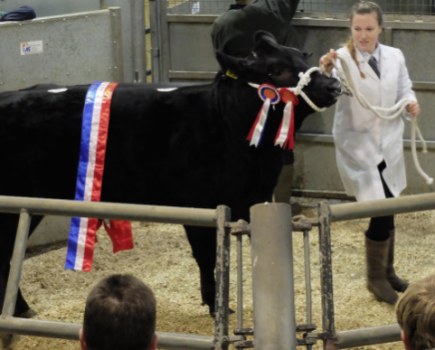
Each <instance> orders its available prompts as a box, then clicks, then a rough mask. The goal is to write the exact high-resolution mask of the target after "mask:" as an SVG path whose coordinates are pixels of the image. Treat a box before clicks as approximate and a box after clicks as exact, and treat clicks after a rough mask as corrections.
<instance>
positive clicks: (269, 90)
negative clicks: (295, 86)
mask: <svg viewBox="0 0 435 350" xmlns="http://www.w3.org/2000/svg"><path fill="white" fill-rule="evenodd" d="M257 91H258V95H259V96H260V98H261V99H262V100H263V101H264V103H263V106H262V107H261V110H260V112H259V113H258V115H257V118H256V119H255V122H254V124H253V125H252V128H251V131H250V133H249V135H248V137H247V138H246V139H247V140H248V141H251V142H250V143H249V145H250V146H252V145H254V146H255V147H257V146H258V145H259V144H260V142H261V138H262V136H263V133H264V129H265V126H266V122H267V115H268V113H269V108H270V105H275V104H277V103H279V101H280V96H279V93H278V90H277V89H276V88H275V87H274V86H272V85H269V84H262V85H260V87H259V88H258V90H257Z"/></svg>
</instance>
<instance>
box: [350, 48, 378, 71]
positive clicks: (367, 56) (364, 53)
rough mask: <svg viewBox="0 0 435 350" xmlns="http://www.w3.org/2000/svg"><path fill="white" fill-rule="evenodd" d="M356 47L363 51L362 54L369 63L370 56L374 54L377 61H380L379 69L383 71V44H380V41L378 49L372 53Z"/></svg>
mask: <svg viewBox="0 0 435 350" xmlns="http://www.w3.org/2000/svg"><path fill="white" fill-rule="evenodd" d="M356 49H357V50H358V51H359V52H360V53H361V55H362V56H363V57H364V59H365V61H366V62H367V63H369V59H370V57H372V56H373V57H374V58H375V59H376V62H377V63H378V69H379V71H381V45H379V43H378V44H377V46H376V49H375V51H373V53H372V54H369V53H368V52H365V51H360V50H359V49H358V48H356Z"/></svg>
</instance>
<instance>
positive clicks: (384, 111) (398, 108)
mask: <svg viewBox="0 0 435 350" xmlns="http://www.w3.org/2000/svg"><path fill="white" fill-rule="evenodd" d="M337 59H339V60H340V62H341V66H342V68H343V69H342V70H340V69H339V68H338V66H337V63H336V61H335V59H334V58H332V64H333V66H334V68H335V69H336V70H337V75H338V76H339V77H340V79H341V82H342V85H343V86H344V87H345V88H346V89H347V90H348V91H349V92H350V93H351V94H353V95H355V97H356V99H357V100H358V102H359V104H360V105H361V106H362V107H363V108H365V109H368V110H370V111H372V112H373V113H374V114H375V115H376V116H378V117H379V118H382V119H384V120H392V119H394V118H397V117H398V116H399V115H400V114H401V113H402V112H403V111H404V110H405V108H406V106H407V105H408V104H410V103H412V102H414V101H412V100H410V99H407V98H403V99H401V100H400V101H398V102H397V103H396V104H395V105H394V106H392V107H390V108H382V107H379V106H372V105H371V104H370V103H369V102H368V101H367V99H366V98H365V97H364V95H362V94H361V93H360V92H359V91H358V90H357V89H356V87H355V83H354V81H353V79H352V76H351V74H350V70H349V66H348V65H347V62H346V58H345V57H344V56H343V55H340V54H339V53H337ZM321 72H322V73H324V72H325V67H324V66H322V67H321ZM416 133H417V135H418V138H419V139H420V142H421V143H422V148H423V151H422V152H423V153H427V145H426V142H425V140H424V139H423V136H422V134H421V132H420V128H419V127H418V124H417V117H414V116H412V117H411V153H412V159H413V160H414V165H415V168H416V169H417V171H418V173H419V174H420V175H421V176H422V177H423V178H424V179H425V180H426V183H427V184H428V185H430V184H432V183H433V178H431V177H429V176H428V175H427V174H426V173H425V172H424V171H423V169H422V168H421V166H420V162H419V161H418V158H417V146H416V142H415V134H416Z"/></svg>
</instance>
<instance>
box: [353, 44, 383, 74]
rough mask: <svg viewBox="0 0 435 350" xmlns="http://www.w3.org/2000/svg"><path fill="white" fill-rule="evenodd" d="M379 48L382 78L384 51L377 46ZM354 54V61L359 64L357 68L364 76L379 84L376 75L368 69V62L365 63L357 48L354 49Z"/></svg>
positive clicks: (370, 68)
mask: <svg viewBox="0 0 435 350" xmlns="http://www.w3.org/2000/svg"><path fill="white" fill-rule="evenodd" d="M379 46H380V49H381V60H382V62H381V77H382V71H383V70H384V67H385V61H384V51H385V50H382V46H383V45H381V44H379ZM355 52H356V59H357V61H358V62H359V68H360V69H361V72H363V73H364V74H365V75H367V76H369V77H370V78H372V79H374V80H375V81H377V82H379V81H380V79H379V78H378V76H377V75H376V73H375V72H374V71H373V69H372V67H370V65H369V64H368V62H366V60H365V58H364V56H363V55H362V53H361V52H360V51H359V50H358V49H357V48H355Z"/></svg>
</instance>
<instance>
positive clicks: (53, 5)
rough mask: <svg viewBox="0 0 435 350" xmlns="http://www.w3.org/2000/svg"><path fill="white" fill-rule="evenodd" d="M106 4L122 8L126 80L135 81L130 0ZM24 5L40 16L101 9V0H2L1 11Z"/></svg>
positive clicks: (110, 1) (108, 1) (116, 0)
mask: <svg viewBox="0 0 435 350" xmlns="http://www.w3.org/2000/svg"><path fill="white" fill-rule="evenodd" d="M106 4H107V6H116V7H120V8H121V22H122V54H123V62H124V72H123V74H124V81H125V82H133V80H134V75H133V55H132V39H131V31H132V29H131V11H130V0H106ZM23 5H30V6H32V7H33V8H34V9H35V12H36V16H37V18H39V17H47V16H57V15H63V14H70V13H80V12H87V11H96V10H99V9H100V0H32V1H30V2H29V1H26V0H5V1H4V2H3V1H1V2H0V11H11V10H13V9H16V8H18V7H20V6H23ZM144 40H145V35H144Z"/></svg>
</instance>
